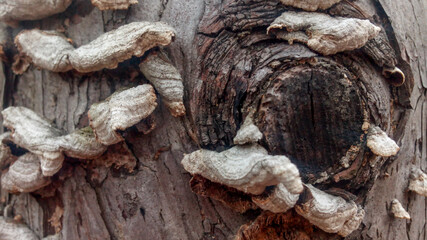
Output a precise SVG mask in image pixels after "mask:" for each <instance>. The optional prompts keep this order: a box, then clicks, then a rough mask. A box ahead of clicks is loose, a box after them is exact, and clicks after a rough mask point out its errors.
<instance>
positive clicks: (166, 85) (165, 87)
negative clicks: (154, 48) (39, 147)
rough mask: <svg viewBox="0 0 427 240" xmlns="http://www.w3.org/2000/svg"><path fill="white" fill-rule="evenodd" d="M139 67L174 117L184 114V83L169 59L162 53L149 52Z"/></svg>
mask: <svg viewBox="0 0 427 240" xmlns="http://www.w3.org/2000/svg"><path fill="white" fill-rule="evenodd" d="M139 68H140V69H141V72H142V73H143V74H144V76H145V77H146V78H147V79H148V81H150V83H151V84H153V85H154V87H155V88H156V90H157V91H158V92H159V93H160V95H161V96H162V97H163V101H164V103H165V104H166V106H167V107H168V108H169V111H170V112H171V114H172V115H173V116H174V117H180V116H183V115H185V106H184V102H183V98H184V85H183V84H182V77H181V74H179V72H178V69H176V68H175V67H174V66H173V65H172V63H171V61H170V60H169V59H168V58H167V57H166V55H165V54H162V53H151V54H150V55H149V56H148V57H147V58H146V59H145V60H144V61H143V62H142V63H141V64H140V65H139Z"/></svg>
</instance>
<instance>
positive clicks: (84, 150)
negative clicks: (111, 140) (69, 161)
mask: <svg viewBox="0 0 427 240" xmlns="http://www.w3.org/2000/svg"><path fill="white" fill-rule="evenodd" d="M58 141H59V145H60V146H61V149H62V150H63V152H64V154H65V155H67V156H69V157H73V158H79V159H94V158H97V157H99V156H101V155H102V154H103V153H104V152H105V151H106V150H107V147H106V146H105V145H103V144H101V143H99V142H98V141H96V137H95V133H94V132H93V129H92V128H91V127H85V128H81V129H77V130H75V131H74V132H72V133H70V134H67V135H64V136H63V137H61V138H60V139H58Z"/></svg>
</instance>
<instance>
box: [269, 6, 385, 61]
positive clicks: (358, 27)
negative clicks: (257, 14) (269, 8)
mask: <svg viewBox="0 0 427 240" xmlns="http://www.w3.org/2000/svg"><path fill="white" fill-rule="evenodd" d="M283 28H285V29H286V30H287V32H282V31H283V30H282V31H281V29H283ZM380 31H381V28H379V27H377V26H375V25H374V24H372V23H371V22H369V20H360V19H356V18H343V17H331V16H329V15H327V14H323V13H311V12H292V11H289V12H284V13H283V14H282V15H281V16H280V17H278V18H276V19H275V20H274V22H273V23H272V24H271V25H270V27H268V29H267V32H273V33H275V34H276V32H278V33H279V34H277V36H278V37H280V38H284V39H286V40H288V41H289V42H292V41H293V40H298V41H300V42H303V43H305V44H307V46H308V47H309V48H311V49H313V50H314V51H317V52H319V53H321V54H324V55H331V54H335V53H338V52H342V51H348V50H354V49H357V48H360V47H362V46H363V45H365V44H366V42H367V41H368V40H369V39H371V38H373V37H375V36H376V35H378V33H379V32H380ZM295 32H299V34H298V35H296V34H295ZM288 33H290V34H292V35H288ZM293 37H295V39H293Z"/></svg>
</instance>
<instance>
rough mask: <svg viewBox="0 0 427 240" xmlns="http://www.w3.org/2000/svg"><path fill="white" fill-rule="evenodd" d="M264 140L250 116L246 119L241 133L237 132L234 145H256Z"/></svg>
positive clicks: (240, 130)
mask: <svg viewBox="0 0 427 240" xmlns="http://www.w3.org/2000/svg"><path fill="white" fill-rule="evenodd" d="M261 138H262V133H261V131H260V130H259V129H258V127H257V126H256V125H255V124H254V122H253V120H252V116H251V115H248V116H247V117H246V118H245V121H244V122H243V124H242V126H241V127H240V129H239V131H237V133H236V136H235V137H234V139H233V142H234V144H239V145H243V144H247V143H256V142H258V141H259V140H261Z"/></svg>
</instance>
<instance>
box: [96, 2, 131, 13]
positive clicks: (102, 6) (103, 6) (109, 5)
mask: <svg viewBox="0 0 427 240" xmlns="http://www.w3.org/2000/svg"><path fill="white" fill-rule="evenodd" d="M91 1H92V4H93V5H95V6H96V7H97V8H99V10H102V11H103V10H118V9H121V10H124V9H128V8H129V6H130V5H132V4H138V0H91Z"/></svg>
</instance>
